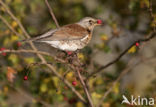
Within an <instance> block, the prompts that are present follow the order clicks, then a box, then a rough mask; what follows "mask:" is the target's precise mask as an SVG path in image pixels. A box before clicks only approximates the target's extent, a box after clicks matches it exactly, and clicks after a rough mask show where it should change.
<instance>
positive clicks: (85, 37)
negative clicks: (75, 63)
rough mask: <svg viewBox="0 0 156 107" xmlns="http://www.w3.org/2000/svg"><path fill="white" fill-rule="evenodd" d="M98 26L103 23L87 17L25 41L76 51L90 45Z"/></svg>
mask: <svg viewBox="0 0 156 107" xmlns="http://www.w3.org/2000/svg"><path fill="white" fill-rule="evenodd" d="M97 25H102V21H101V20H99V19H94V18H91V17H85V18H83V19H81V20H80V21H79V22H77V23H74V24H68V25H65V26H63V27H60V28H58V29H52V30H50V31H48V32H47V33H45V34H42V35H40V36H38V37H35V38H31V39H27V40H24V41H34V42H44V43H47V44H49V45H51V46H53V47H55V48H58V49H60V50H64V51H76V50H78V49H82V48H84V47H85V46H86V45H87V44H88V43H89V41H90V40H91V38H92V33H93V29H94V27H95V26H97Z"/></svg>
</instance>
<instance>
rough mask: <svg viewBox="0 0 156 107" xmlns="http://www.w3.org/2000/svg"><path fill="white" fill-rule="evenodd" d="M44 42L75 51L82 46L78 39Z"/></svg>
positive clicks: (61, 48)
mask: <svg viewBox="0 0 156 107" xmlns="http://www.w3.org/2000/svg"><path fill="white" fill-rule="evenodd" d="M45 43H48V44H50V45H51V46H53V47H55V48H58V49H60V50H64V51H76V50H77V49H81V48H83V47H82V46H81V43H80V41H78V40H73V41H45Z"/></svg>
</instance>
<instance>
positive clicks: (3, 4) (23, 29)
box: [0, 0, 86, 103]
mask: <svg viewBox="0 0 156 107" xmlns="http://www.w3.org/2000/svg"><path fill="white" fill-rule="evenodd" d="M0 4H1V5H2V6H3V7H4V8H5V9H6V11H7V13H8V14H9V15H10V16H11V18H12V19H14V20H15V21H16V22H17V24H18V25H19V27H20V28H21V30H22V31H23V33H24V35H25V36H26V37H27V38H30V35H29V34H28V33H27V32H26V30H25V28H24V27H23V25H22V24H21V22H20V21H19V20H18V19H17V18H16V17H15V15H14V14H13V13H12V12H11V11H10V9H9V8H8V7H7V6H6V5H5V3H4V2H3V1H2V0H0ZM2 21H3V20H2ZM9 26H10V25H9ZM10 27H11V26H10ZM10 27H9V28H10ZM12 29H13V28H12ZM29 44H30V46H31V47H32V49H33V50H34V51H37V48H36V47H35V46H34V44H33V43H32V42H29ZM37 56H38V57H39V58H40V60H41V61H42V62H43V63H47V62H46V60H45V59H44V57H43V56H42V55H40V54H39V53H38V54H37ZM47 67H48V68H49V69H50V70H51V71H52V73H53V74H54V75H56V76H57V77H58V78H59V79H61V80H62V81H63V82H64V83H65V84H66V85H67V86H68V87H69V88H70V89H71V90H72V92H73V93H75V95H76V96H77V97H78V98H79V99H80V100H81V101H82V102H84V103H85V102H86V101H85V99H84V98H83V97H82V96H81V94H80V93H79V92H78V91H76V89H75V88H74V87H73V86H72V85H71V84H70V83H69V82H68V81H67V80H66V79H64V78H62V76H61V75H60V74H59V73H58V72H57V71H56V69H55V68H54V67H53V66H52V65H49V64H48V65H47Z"/></svg>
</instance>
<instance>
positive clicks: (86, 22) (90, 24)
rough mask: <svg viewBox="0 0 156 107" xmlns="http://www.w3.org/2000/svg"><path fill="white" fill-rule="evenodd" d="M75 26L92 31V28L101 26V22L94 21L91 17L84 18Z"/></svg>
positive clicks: (98, 20)
mask: <svg viewBox="0 0 156 107" xmlns="http://www.w3.org/2000/svg"><path fill="white" fill-rule="evenodd" d="M77 24H79V25H81V26H83V27H84V28H87V29H89V30H93V28H94V27H95V26H97V25H102V20H100V19H94V18H92V17H85V18H83V19H81V20H80V21H79V22H78V23H77Z"/></svg>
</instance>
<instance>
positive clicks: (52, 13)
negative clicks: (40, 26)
mask: <svg viewBox="0 0 156 107" xmlns="http://www.w3.org/2000/svg"><path fill="white" fill-rule="evenodd" d="M45 3H46V5H47V7H48V9H49V12H50V14H51V17H52V18H53V20H54V22H55V24H56V27H57V28H59V27H60V26H59V24H58V21H57V19H56V17H55V15H54V12H53V10H52V8H51V7H50V5H49V3H48V0H45Z"/></svg>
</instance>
